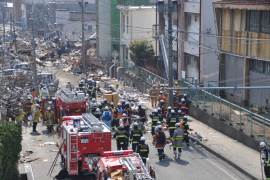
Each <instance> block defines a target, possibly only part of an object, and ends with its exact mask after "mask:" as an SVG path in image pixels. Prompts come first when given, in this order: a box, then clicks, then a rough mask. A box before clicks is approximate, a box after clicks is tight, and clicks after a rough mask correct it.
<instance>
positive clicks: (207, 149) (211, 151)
mask: <svg viewBox="0 0 270 180" xmlns="http://www.w3.org/2000/svg"><path fill="white" fill-rule="evenodd" d="M189 138H190V139H191V140H192V141H193V142H197V143H198V145H200V146H202V147H203V148H204V149H205V150H206V151H208V152H210V153H211V154H213V155H214V156H217V157H218V158H219V159H221V160H223V161H224V162H226V163H227V164H229V165H230V166H232V167H234V168H235V169H237V170H238V171H240V172H241V173H243V174H244V175H246V176H247V177H249V178H250V179H252V180H257V178H256V177H254V176H253V175H251V174H250V173H249V172H247V171H245V170H244V169H242V168H241V167H239V166H237V165H236V164H235V163H233V162H232V161H230V160H229V159H227V158H225V157H224V156H222V155H221V154H219V153H217V152H215V151H214V150H212V149H211V148H209V147H208V146H206V145H204V144H203V143H201V142H200V141H197V140H195V139H194V138H193V137H191V136H189Z"/></svg>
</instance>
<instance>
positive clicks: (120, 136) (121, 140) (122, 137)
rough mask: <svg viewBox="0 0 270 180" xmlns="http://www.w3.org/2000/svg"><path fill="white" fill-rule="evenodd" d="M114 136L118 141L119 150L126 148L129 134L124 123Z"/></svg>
mask: <svg viewBox="0 0 270 180" xmlns="http://www.w3.org/2000/svg"><path fill="white" fill-rule="evenodd" d="M113 138H114V139H115V140H116V142H117V150H121V149H122V150H126V148H127V142H128V138H129V134H128V132H126V131H125V130H124V125H123V124H121V125H120V126H119V127H118V131H117V132H116V133H115V134H114V135H113Z"/></svg>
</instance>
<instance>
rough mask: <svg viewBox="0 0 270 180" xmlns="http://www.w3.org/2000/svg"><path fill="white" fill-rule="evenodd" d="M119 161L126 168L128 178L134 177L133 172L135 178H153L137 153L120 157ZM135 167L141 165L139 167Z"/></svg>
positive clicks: (137, 179)
mask: <svg viewBox="0 0 270 180" xmlns="http://www.w3.org/2000/svg"><path fill="white" fill-rule="evenodd" d="M119 162H120V163H121V164H122V165H124V166H125V167H127V168H128V172H129V180H133V179H134V176H133V174H135V176H136V180H153V178H152V177H151V176H150V174H149V172H148V171H147V169H146V167H145V165H144V163H143V161H142V159H141V156H140V155H139V154H138V153H135V154H129V157H124V158H120V159H119ZM137 167H141V169H138V168H137Z"/></svg>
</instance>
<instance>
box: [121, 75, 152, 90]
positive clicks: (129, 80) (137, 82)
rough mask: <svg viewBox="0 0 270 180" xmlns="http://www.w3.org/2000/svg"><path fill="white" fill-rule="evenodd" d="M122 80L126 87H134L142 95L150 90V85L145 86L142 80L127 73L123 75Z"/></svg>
mask: <svg viewBox="0 0 270 180" xmlns="http://www.w3.org/2000/svg"><path fill="white" fill-rule="evenodd" d="M123 79H124V81H125V83H126V85H128V86H132V87H136V88H137V89H138V90H139V91H140V92H142V93H143V94H146V93H148V91H147V90H148V89H150V88H151V85H150V84H147V83H146V82H145V81H144V80H143V79H140V78H138V77H136V76H134V75H133V74H131V73H128V72H125V73H124V76H123Z"/></svg>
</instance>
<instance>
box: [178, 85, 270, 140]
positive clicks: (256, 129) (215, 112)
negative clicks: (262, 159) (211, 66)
mask: <svg viewBox="0 0 270 180" xmlns="http://www.w3.org/2000/svg"><path fill="white" fill-rule="evenodd" d="M181 84H182V86H183V87H188V86H192V85H191V84H190V83H189V82H187V81H182V82H181ZM185 93H186V94H188V96H189V99H190V100H191V101H192V102H193V104H194V105H195V106H197V107H198V108H200V109H202V110H204V111H206V112H208V113H209V114H211V115H212V116H214V117H216V118H218V119H220V120H223V121H225V122H226V123H228V124H230V125H232V126H233V127H235V128H236V129H239V130H240V131H243V133H245V134H247V135H249V136H251V137H254V138H255V139H257V140H258V141H265V142H267V143H270V136H269V135H270V120H269V119H268V118H267V114H265V115H264V116H266V117H263V116H261V115H258V114H256V113H253V112H251V111H249V110H247V109H245V108H242V107H240V106H238V105H235V104H233V103H231V102H229V101H226V100H224V99H222V98H220V97H219V96H216V95H215V94H217V92H213V93H214V94H212V93H211V92H208V91H204V90H185ZM269 117H270V116H269Z"/></svg>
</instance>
